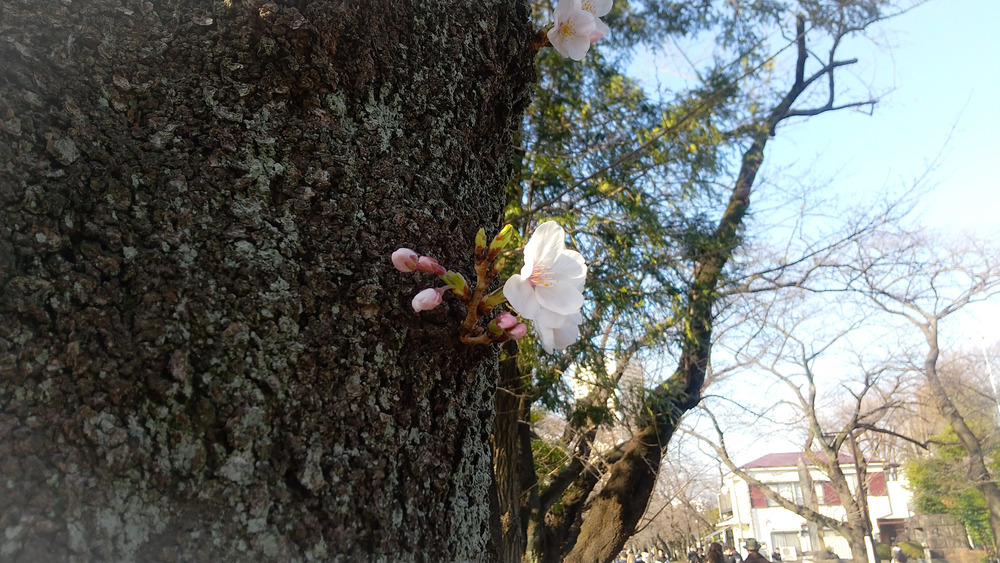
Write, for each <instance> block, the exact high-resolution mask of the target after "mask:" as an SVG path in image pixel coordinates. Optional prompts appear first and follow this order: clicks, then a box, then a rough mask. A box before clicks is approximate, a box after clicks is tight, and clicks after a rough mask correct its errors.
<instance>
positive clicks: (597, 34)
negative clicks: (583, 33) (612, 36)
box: [590, 29, 604, 43]
mask: <svg viewBox="0 0 1000 563" xmlns="http://www.w3.org/2000/svg"><path fill="white" fill-rule="evenodd" d="M602 37H604V32H603V31H601V30H599V29H595V30H594V31H591V32H590V42H591V43H597V42H598V41H600V40H601V38H602Z"/></svg>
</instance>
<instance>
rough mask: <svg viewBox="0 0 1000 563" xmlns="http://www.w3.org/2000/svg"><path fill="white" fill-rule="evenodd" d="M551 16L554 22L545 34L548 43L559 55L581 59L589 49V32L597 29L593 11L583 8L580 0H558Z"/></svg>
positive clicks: (575, 59)
mask: <svg viewBox="0 0 1000 563" xmlns="http://www.w3.org/2000/svg"><path fill="white" fill-rule="evenodd" d="M592 1H593V0H592ZM595 3H596V2H595ZM552 17H553V19H554V20H555V24H554V25H553V26H552V29H550V30H549V32H548V34H547V35H548V38H549V43H552V46H553V47H554V48H555V50H556V51H559V54H560V55H562V56H564V57H568V58H570V59H573V60H574V61H581V60H583V57H584V56H586V54H587V51H589V50H590V43H591V34H592V33H594V32H595V31H596V30H597V23H596V21H595V20H596V19H597V18H596V17H595V16H594V13H593V12H589V11H587V10H584V9H583V8H582V7H581V4H580V0H559V4H557V5H556V9H555V10H553V12H552ZM602 25H603V22H602ZM602 35H603V34H602Z"/></svg>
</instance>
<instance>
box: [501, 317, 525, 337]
mask: <svg viewBox="0 0 1000 563" xmlns="http://www.w3.org/2000/svg"><path fill="white" fill-rule="evenodd" d="M494 322H496V324H497V328H499V329H500V330H502V331H504V332H505V333H507V336H509V337H510V339H511V340H520V339H521V338H523V337H524V335H525V334H528V325H526V324H524V323H522V322H520V321H518V319H517V317H515V316H514V315H512V314H510V313H500V315H499V316H497V318H496V321H494Z"/></svg>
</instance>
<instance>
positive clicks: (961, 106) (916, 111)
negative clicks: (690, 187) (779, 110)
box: [768, 0, 1000, 232]
mask: <svg viewBox="0 0 1000 563" xmlns="http://www.w3.org/2000/svg"><path fill="white" fill-rule="evenodd" d="M997 22H1000V1H997V0H931V1H930V2H928V3H926V4H924V5H921V6H918V7H917V8H914V9H913V10H912V11H910V12H908V13H906V14H903V15H901V16H899V17H898V18H896V19H893V20H889V21H887V22H884V23H883V24H881V25H880V26H879V28H878V29H877V30H876V35H875V40H876V41H877V42H878V43H879V45H876V44H873V43H871V42H867V41H855V42H854V43H853V44H852V45H851V47H852V48H851V49H850V50H851V55H852V56H857V57H858V58H859V59H861V60H860V62H859V63H858V67H859V68H858V73H859V75H860V76H861V77H862V79H865V78H870V79H871V81H872V83H873V84H874V88H873V90H874V91H875V92H876V93H882V95H880V96H879V97H880V101H879V104H878V105H877V106H876V109H875V113H874V115H872V116H870V117H869V116H867V115H862V114H859V113H853V114H852V113H850V112H840V113H839V114H830V115H826V116H821V117H819V118H813V119H809V120H806V121H803V122H800V123H799V124H796V125H793V126H791V127H786V128H785V130H783V131H780V132H779V135H778V137H776V138H775V139H774V140H773V141H774V142H773V144H772V147H771V148H772V150H771V153H770V154H769V155H768V157H769V158H771V159H772V162H774V163H776V164H778V163H784V162H788V161H790V160H794V159H795V158H800V157H798V156H795V153H805V154H810V155H814V154H815V155H821V156H822V158H820V159H818V160H817V161H816V163H817V164H819V165H820V166H822V167H827V166H828V167H829V168H828V170H829V171H830V172H831V173H834V171H839V173H838V174H837V176H838V177H837V179H836V182H837V184H844V185H843V186H842V189H843V190H844V191H846V192H851V191H853V190H880V189H886V188H889V189H903V188H905V187H906V186H908V185H910V184H911V183H912V181H913V179H914V178H915V177H918V176H920V175H921V174H922V172H923V171H924V170H926V168H927V164H928V163H929V162H931V161H934V160H935V159H937V167H936V168H935V170H933V171H932V173H931V175H930V177H929V178H928V180H929V182H930V184H931V186H933V188H932V190H931V191H930V192H929V193H928V194H927V196H926V197H925V198H924V201H923V204H922V205H921V206H920V207H919V217H920V220H921V221H922V222H924V223H925V224H928V225H931V226H934V227H935V228H940V229H941V230H945V231H951V230H962V229H967V228H975V229H976V230H981V229H990V230H992V231H994V232H996V230H997V226H998V225H1000V220H998V218H997V216H998V213H1000V174H998V171H997V170H996V168H995V165H994V162H995V155H997V153H998V149H1000V141H998V134H1000V34H998V33H997ZM991 227H992V228H991Z"/></svg>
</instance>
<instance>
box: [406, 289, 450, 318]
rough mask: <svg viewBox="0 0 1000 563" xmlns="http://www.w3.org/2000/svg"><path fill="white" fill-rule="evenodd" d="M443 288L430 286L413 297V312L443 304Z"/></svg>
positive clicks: (427, 309) (428, 309)
mask: <svg viewBox="0 0 1000 563" xmlns="http://www.w3.org/2000/svg"><path fill="white" fill-rule="evenodd" d="M442 293H444V290H443V289H439V288H436V287H428V288H427V289H425V290H423V291H421V292H420V293H418V294H416V295H415V296H414V297H413V303H412V305H413V312H414V313H419V312H420V311H430V310H431V309H433V308H434V307H437V306H438V305H440V304H441V294H442Z"/></svg>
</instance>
